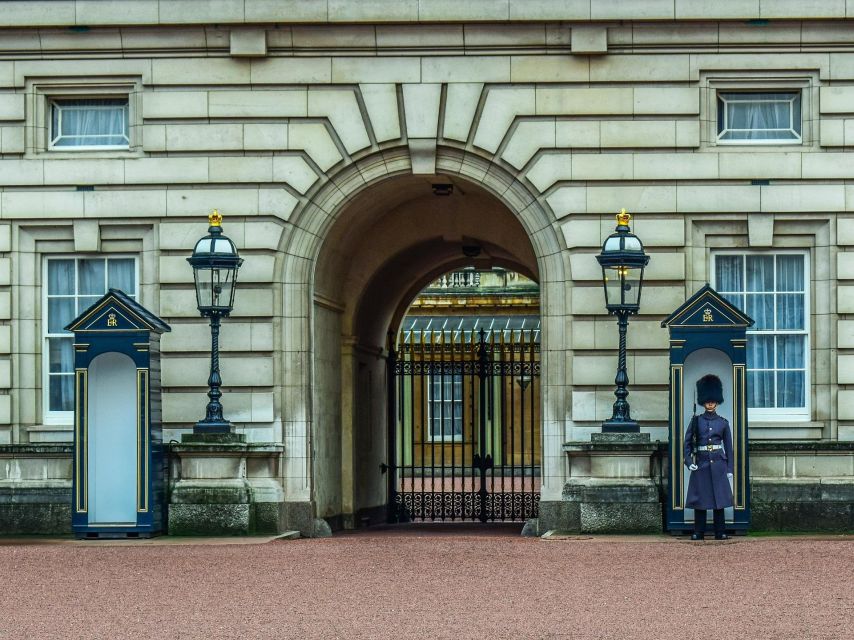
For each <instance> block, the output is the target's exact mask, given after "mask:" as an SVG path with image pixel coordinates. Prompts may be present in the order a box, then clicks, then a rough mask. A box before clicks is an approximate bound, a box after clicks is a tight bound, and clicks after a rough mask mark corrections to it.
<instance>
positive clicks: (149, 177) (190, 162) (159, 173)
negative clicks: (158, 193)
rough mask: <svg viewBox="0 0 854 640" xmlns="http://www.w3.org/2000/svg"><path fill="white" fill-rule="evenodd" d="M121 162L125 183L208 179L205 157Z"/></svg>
mask: <svg viewBox="0 0 854 640" xmlns="http://www.w3.org/2000/svg"><path fill="white" fill-rule="evenodd" d="M123 162H124V183H125V184H174V183H175V182H176V181H180V182H185V183H199V182H201V183H205V182H207V181H208V159H207V158H131V159H126V160H124V161H123Z"/></svg>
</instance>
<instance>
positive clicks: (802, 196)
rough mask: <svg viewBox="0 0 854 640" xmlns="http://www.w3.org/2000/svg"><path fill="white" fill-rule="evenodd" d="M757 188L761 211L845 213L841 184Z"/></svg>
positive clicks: (843, 189)
mask: <svg viewBox="0 0 854 640" xmlns="http://www.w3.org/2000/svg"><path fill="white" fill-rule="evenodd" d="M759 188H760V189H761V193H762V201H761V210H762V211H770V212H774V213H777V212H789V211H791V212H795V213H802V212H806V211H845V187H844V186H843V185H841V184H840V185H835V184H822V185H818V184H813V185H806V184H801V185H768V186H761V187H759Z"/></svg>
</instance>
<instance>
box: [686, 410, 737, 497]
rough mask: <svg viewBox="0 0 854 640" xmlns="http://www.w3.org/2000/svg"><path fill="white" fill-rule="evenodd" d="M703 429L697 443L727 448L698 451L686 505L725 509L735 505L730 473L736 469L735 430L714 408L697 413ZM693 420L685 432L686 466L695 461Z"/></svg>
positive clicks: (700, 426) (700, 428)
mask: <svg viewBox="0 0 854 640" xmlns="http://www.w3.org/2000/svg"><path fill="white" fill-rule="evenodd" d="M697 420H698V424H697V426H698V428H699V433H698V437H697V444H698V445H699V446H703V445H709V444H722V445H723V447H724V448H723V449H717V450H715V451H700V452H698V454H697V470H696V471H692V472H691V477H690V479H689V480H688V498H687V500H686V501H685V506H686V507H687V508H689V509H723V508H724V507H731V506H732V489H731V488H730V484H729V479H728V478H727V473H732V466H733V457H732V431H731V430H730V427H729V422H727V420H726V418H722V417H721V416H719V415H718V414H717V413H715V412H714V411H712V412H709V411H706V412H705V413H703V414H702V415H700V416H697ZM692 453H693V441H692V434H691V424H690V423H689V424H688V430H687V431H686V432H685V466H688V465H689V464H691V462H692V460H693V457H692Z"/></svg>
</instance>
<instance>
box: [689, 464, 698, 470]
mask: <svg viewBox="0 0 854 640" xmlns="http://www.w3.org/2000/svg"><path fill="white" fill-rule="evenodd" d="M688 469H689V470H691V471H696V470H697V465H695V464H689V465H688Z"/></svg>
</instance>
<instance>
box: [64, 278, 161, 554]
mask: <svg viewBox="0 0 854 640" xmlns="http://www.w3.org/2000/svg"><path fill="white" fill-rule="evenodd" d="M65 329H66V330H67V331H73V332H74V383H75V384H74V387H75V388H74V464H73V481H72V498H71V499H72V505H71V514H72V515H71V523H72V529H73V531H74V534H75V535H76V536H77V537H78V538H137V537H140V538H141V537H150V536H152V535H156V534H159V533H161V532H163V531H164V529H165V528H166V522H165V519H166V504H165V501H166V492H165V488H166V471H167V469H166V464H167V461H166V458H165V456H164V455H163V448H162V428H161V423H160V334H162V333H164V332H165V331H170V328H169V325H167V324H166V323H165V322H163V321H162V320H161V319H160V318H158V317H157V316H155V315H154V314H152V313H151V312H149V311H148V310H146V309H145V308H144V307H142V305H140V304H139V303H138V302H136V301H135V300H133V299H132V298H130V297H128V296H127V295H126V294H125V293H124V292H122V291H119V290H118V289H110V290H109V292H107V294H106V295H104V296H103V297H102V298H101V299H100V300H98V301H97V302H96V303H95V304H93V305H92V306H91V307H89V308H88V309H87V310H86V311H84V312H83V313H82V314H81V315H80V316H79V317H78V318H77V319H76V320H74V321H73V322H72V323H71V324H69V325H68V326H67V327H65Z"/></svg>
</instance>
